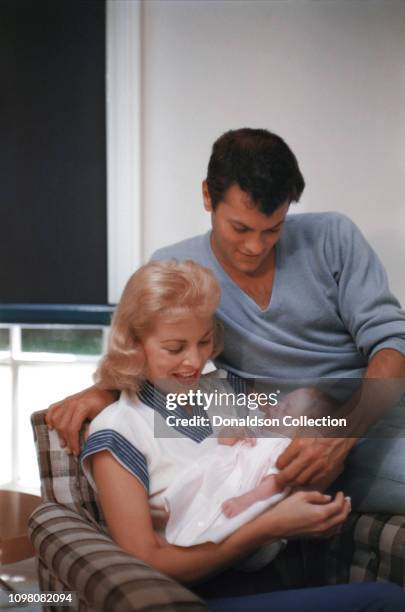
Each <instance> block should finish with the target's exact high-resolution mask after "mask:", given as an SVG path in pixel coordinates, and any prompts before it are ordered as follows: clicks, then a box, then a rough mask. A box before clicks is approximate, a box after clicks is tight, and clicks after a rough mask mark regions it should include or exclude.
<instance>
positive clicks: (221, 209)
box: [203, 182, 289, 275]
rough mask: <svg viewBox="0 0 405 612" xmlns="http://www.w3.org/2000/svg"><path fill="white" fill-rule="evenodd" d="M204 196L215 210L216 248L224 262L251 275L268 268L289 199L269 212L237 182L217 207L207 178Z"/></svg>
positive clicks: (213, 226) (214, 247)
mask: <svg viewBox="0 0 405 612" xmlns="http://www.w3.org/2000/svg"><path fill="white" fill-rule="evenodd" d="M203 196H204V206H205V208H206V210H208V211H210V212H211V222H212V248H213V251H214V253H215V255H216V257H217V258H218V260H219V261H220V263H222V264H223V265H224V266H225V268H228V269H233V270H234V271H237V272H242V273H243V274H248V275H249V274H250V275H253V274H254V273H256V272H261V271H264V270H265V268H266V266H267V265H268V264H269V262H270V261H271V252H272V249H273V247H274V245H275V244H276V242H277V240H278V239H279V238H280V234H281V230H282V227H283V223H284V220H285V216H286V214H287V211H288V207H289V203H288V202H285V203H284V204H282V205H281V206H280V207H279V208H277V210H276V211H275V212H274V213H273V214H272V215H269V216H267V215H264V214H263V213H262V212H260V211H259V210H258V209H257V208H256V207H255V206H254V204H253V202H252V199H251V198H250V196H249V195H248V194H247V193H245V192H244V191H242V190H241V188H240V187H239V186H238V185H236V184H235V185H232V186H231V187H229V189H228V190H227V191H226V192H225V194H224V198H223V200H222V201H221V202H219V204H218V205H217V207H216V209H215V210H213V208H212V203H211V198H210V196H209V193H208V188H207V184H206V182H204V183H203Z"/></svg>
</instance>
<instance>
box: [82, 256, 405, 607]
mask: <svg viewBox="0 0 405 612" xmlns="http://www.w3.org/2000/svg"><path fill="white" fill-rule="evenodd" d="M219 298H220V290H219V286H218V283H217V282H216V280H215V278H214V277H213V275H212V273H211V272H210V271H208V270H206V269H204V268H201V267H200V266H198V265H197V264H194V263H192V262H186V263H183V264H175V263H174V262H168V263H152V264H148V265H147V266H144V267H143V268H141V269H140V270H138V272H136V273H135V274H134V275H133V276H132V277H131V279H130V280H129V282H128V284H127V286H126V288H125V290H124V293H123V296H122V299H121V301H120V304H119V306H118V307H117V310H116V313H115V316H114V319H113V323H112V329H111V339H110V346H109V349H108V352H107V355H106V357H105V358H104V359H103V361H102V363H101V365H100V367H99V369H98V371H97V380H98V384H99V385H100V386H101V387H104V388H107V389H109V388H114V389H119V390H122V391H124V393H123V394H122V396H121V399H120V400H119V401H118V402H117V403H115V404H113V405H111V406H109V407H108V408H107V409H106V410H104V411H103V412H102V413H101V414H100V415H99V416H98V417H97V418H96V419H95V420H94V421H93V422H92V425H91V428H90V436H89V438H88V441H87V444H86V447H85V449H84V451H83V454H82V461H83V466H84V469H85V471H86V474H87V476H88V478H89V480H90V482H91V483H92V484H93V486H94V487H95V488H96V490H97V494H98V497H99V501H100V504H101V506H102V509H103V512H104V515H105V518H106V521H107V524H108V527H109V530H110V533H111V536H112V538H113V539H114V540H115V541H116V542H117V544H118V545H119V546H120V547H121V548H122V549H123V550H125V551H127V552H128V553H130V554H133V555H134V556H136V557H138V558H140V559H142V560H144V561H145V563H147V564H149V565H151V566H152V567H154V568H156V569H157V570H160V571H161V572H163V573H165V574H167V575H169V576H171V577H173V578H174V579H176V580H178V581H181V582H183V583H186V584H187V583H189V584H190V583H195V582H198V581H202V580H207V578H209V577H210V576H212V575H213V574H217V573H218V572H220V571H222V570H224V569H226V568H227V567H229V566H233V565H235V564H236V563H237V562H239V561H241V560H243V559H245V558H246V557H247V556H249V555H250V554H252V553H254V552H255V551H256V550H257V549H258V548H260V547H261V546H263V545H264V544H268V543H271V542H275V541H277V540H279V539H280V538H283V537H287V538H289V537H294V536H297V535H307V536H308V535H312V536H314V535H320V534H328V533H330V532H331V531H333V530H335V529H337V528H338V527H339V526H340V525H341V524H342V523H343V522H344V520H345V519H346V518H347V515H348V513H349V512H350V503H349V501H348V500H346V499H345V498H344V495H343V493H342V492H339V493H337V495H336V497H335V498H334V499H331V497H330V496H328V495H323V494H321V493H319V492H317V491H306V492H296V493H293V494H292V495H290V496H289V497H286V498H285V499H284V500H282V501H281V502H280V503H279V504H277V505H275V506H274V507H272V508H271V509H269V510H267V511H265V512H263V513H262V514H260V515H259V516H258V517H256V518H254V519H253V520H251V521H250V522H248V523H246V524H244V525H242V526H241V527H240V528H238V529H237V530H236V531H234V532H233V533H232V534H231V535H229V537H227V538H226V539H224V540H222V541H220V542H218V543H213V542H206V543H203V544H199V545H197V546H190V547H180V546H176V545H172V544H169V543H168V542H167V541H165V539H164V538H162V537H161V536H160V535H159V533H157V532H158V531H159V527H161V524H159V519H160V518H162V514H163V512H162V511H163V510H164V493H165V490H166V489H167V488H168V487H169V485H170V483H171V482H172V481H173V479H174V478H176V476H177V475H178V474H179V472H180V471H181V470H182V469H183V468H184V467H185V466H186V465H187V464H188V463H189V462H190V461H198V460H199V459H200V460H201V458H202V456H201V448H202V445H201V444H200V443H201V442H202V440H206V439H208V438H209V437H210V434H211V431H212V430H211V428H210V426H209V424H208V425H207V426H205V427H204V426H198V427H196V428H187V427H183V428H182V426H180V428H179V429H178V431H177V433H179V434H180V437H174V438H167V437H161V438H159V437H157V436H156V435H155V434H154V432H155V425H156V424H157V423H158V424H159V423H161V422H162V420H164V417H165V411H164V403H162V402H164V398H165V393H167V392H168V391H173V390H182V389H185V388H190V386H193V385H194V386H196V385H197V384H198V382H199V380H200V377H201V374H202V370H203V367H204V365H205V364H206V362H207V360H208V359H209V358H211V357H213V356H214V355H215V354H216V353H217V351H218V349H219V343H218V328H217V326H216V323H215V321H214V312H215V310H216V307H217V305H218V302H219ZM186 410H188V411H189V412H188V414H191V413H190V410H191V407H187V408H186ZM198 410H199V409H197V413H198ZM194 414H196V412H195V411H194ZM213 444H215V445H216V444H217V441H216V440H213ZM365 587H367V585H361V589H357V590H356V588H355V587H354V585H348V586H342V587H336V588H334V587H330V588H329V589H327V591H328V593H329V595H327V598H328V599H329V601H330V597H332V598H333V600H334V601H338V600H339V594H341V593H343V592H344V594H345V595H346V596H347V594H348V590H350V592H351V593H352V595H351V597H350V607H345V605H346V604H345V603H344V602H343V604H342V605H341V606H340V610H346V609H347V610H349V609H350V610H356V609H357V607H356V606H357V603H356V602H358V604H359V606H360V604H361V606H362V607H361V608H360V607H359V608H358V609H365V608H364V602H365V601H366V597H367V598H368V599H367V601H369V600H370V596H371V595H370V589H372V590H373V595H372V596H371V597H374V599H375V597H376V593H375V591H376V585H371V587H370V589H369V590H368V591H367V588H365ZM383 590H384V589H383ZM393 590H394V591H395V596H396V597H397V591H396V588H395V587H393ZM321 591H322V589H321ZM332 591H334V592H335V595H332ZM366 591H367V593H366ZM388 591H389V593H388V595H389V597H388V595H387V593H385V592H382V591H378V589H377V596H378V597H379V602H380V603H381V601H385V600H384V597H385V598H388V599H389V605H390V609H391V610H392V609H395V607H394V608H393V604H395V602H394V599H395V597H394V596H393V595H392V591H390V588H388ZM323 592H324V591H323ZM338 592H339V593H338ZM276 595H277V594H275V593H269V594H266V596H265V598H264V599H263V597H264V596H262V598H261V599H260V601H259V600H257V599H256V601H255V602H254V606H255V607H254V608H253V609H255V610H259V609H267V608H263V607H262V606H268V609H270V607H271V606H272V603H271V602H272V601H274V598H275V596H276ZM309 595H310V590H309V589H308V590H305V593H304V594H303V595H302V597H301V598H300V600H299V604H300V609H301V610H302V609H304V607H303V605H302V603H303V601H304V599H305V597H309ZM318 595H319V597H320V600H319V601H322V597H325V596H324V595H323V594H322V593H321V594H319V593H318ZM277 596H278V597H279V595H277ZM388 599H387V600H388ZM238 601H239V600H238ZM324 601H325V600H324ZM341 601H343V599H342V600H341ZM347 601H349V600H347ZM239 603H240V601H239ZM245 603H246V602H245ZM290 603H291V602H290ZM354 603H355V606H354V607H353V604H354ZM210 605H211V607H213V608H214V609H218V610H221V609H227V606H228V605H230V604H229V601H212V602H211V604H210ZM231 605H232V606H233V605H234V604H231ZM252 605H253V603H252ZM384 605H385V604H384ZM395 605H396V604H395ZM232 609H235V608H234V607H233V608H232ZM273 609H274V608H273ZM279 609H280V608H279ZM288 609H293V608H291V607H289V608H288ZM366 609H368V608H366ZM369 609H371V608H369ZM378 609H385V608H384V607H380V608H378ZM387 609H388V608H387Z"/></svg>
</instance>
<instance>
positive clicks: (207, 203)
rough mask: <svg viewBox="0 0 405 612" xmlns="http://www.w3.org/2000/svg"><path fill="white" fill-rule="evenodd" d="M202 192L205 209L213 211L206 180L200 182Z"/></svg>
mask: <svg viewBox="0 0 405 612" xmlns="http://www.w3.org/2000/svg"><path fill="white" fill-rule="evenodd" d="M202 194H203V200H204V208H205V210H207V211H208V212H213V210H214V209H213V208H212V201H211V196H210V193H209V190H208V184H207V181H203V183H202Z"/></svg>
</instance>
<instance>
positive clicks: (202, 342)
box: [142, 313, 214, 387]
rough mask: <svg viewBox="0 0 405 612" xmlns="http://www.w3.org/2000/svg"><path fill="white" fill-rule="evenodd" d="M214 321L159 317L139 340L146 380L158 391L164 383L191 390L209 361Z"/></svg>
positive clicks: (187, 316) (188, 316)
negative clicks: (157, 387) (156, 387)
mask: <svg viewBox="0 0 405 612" xmlns="http://www.w3.org/2000/svg"><path fill="white" fill-rule="evenodd" d="M213 345H214V320H213V318H212V317H211V316H209V317H197V316H196V315H194V314H192V313H189V314H186V315H184V316H182V317H181V318H173V317H171V316H170V314H168V315H161V316H159V317H158V318H157V319H156V321H155V325H154V327H153V329H152V330H151V332H150V333H148V334H147V335H145V336H144V337H143V339H142V346H143V348H144V351H145V356H146V375H147V378H148V380H150V381H151V382H152V383H154V384H157V386H159V387H161V386H162V383H163V386H165V385H164V383H165V382H166V381H168V380H172V381H177V382H178V383H180V385H182V386H183V385H184V386H187V387H193V386H195V385H196V384H198V381H199V379H200V376H201V372H202V369H203V367H204V365H205V363H206V362H207V360H208V359H209V358H210V357H211V355H212V352H213Z"/></svg>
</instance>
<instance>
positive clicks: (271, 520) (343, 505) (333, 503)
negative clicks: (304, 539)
mask: <svg viewBox="0 0 405 612" xmlns="http://www.w3.org/2000/svg"><path fill="white" fill-rule="evenodd" d="M350 510H351V504H350V499H349V498H347V497H344V495H343V493H342V492H341V491H339V493H337V494H336V496H335V499H333V500H332V498H331V496H330V495H324V494H322V493H319V492H318V491H298V492H297V493H293V494H292V495H290V496H289V497H286V498H285V499H284V500H283V501H281V502H280V503H279V504H277V505H276V506H274V507H273V508H270V510H267V512H264V513H263V514H262V515H261V516H260V517H258V519H256V520H257V521H258V523H260V526H259V529H260V531H261V532H262V533H263V535H264V532H265V531H266V530H267V532H268V534H269V535H270V536H271V537H275V536H276V537H286V538H292V537H296V536H312V537H321V536H327V535H331V534H332V533H334V531H335V530H337V529H338V527H339V526H340V525H341V524H342V523H343V522H344V521H345V520H346V519H347V517H348V515H349V513H350Z"/></svg>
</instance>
